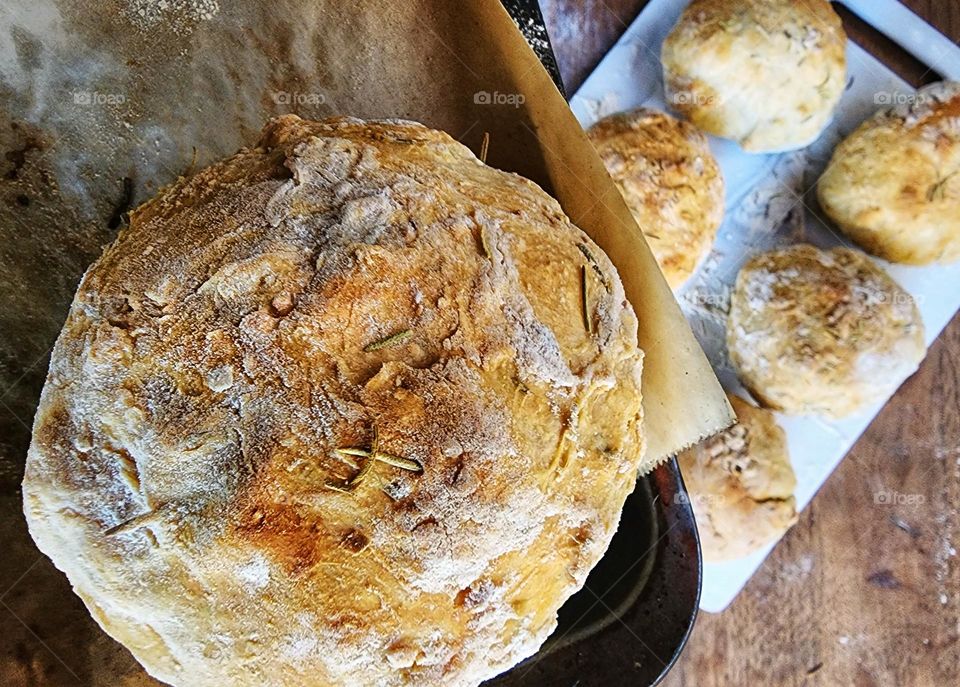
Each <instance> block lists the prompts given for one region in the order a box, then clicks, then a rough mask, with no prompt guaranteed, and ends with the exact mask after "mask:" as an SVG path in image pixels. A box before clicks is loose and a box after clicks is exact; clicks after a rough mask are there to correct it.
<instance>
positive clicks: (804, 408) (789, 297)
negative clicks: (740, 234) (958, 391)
mask: <svg viewBox="0 0 960 687" xmlns="http://www.w3.org/2000/svg"><path fill="white" fill-rule="evenodd" d="M727 348H728V349H729V351H730V358H731V360H732V361H733V364H734V366H735V367H736V369H737V372H738V374H739V375H740V379H741V381H742V382H743V383H744V385H745V386H746V387H747V388H748V389H749V390H750V392H751V393H752V394H753V395H754V396H755V397H756V398H757V399H758V400H760V401H761V402H763V404H764V405H766V406H768V407H770V408H774V409H776V410H783V411H784V412H787V413H795V414H821V415H826V416H829V417H843V416H845V415H850V414H851V413H854V412H856V411H858V410H861V409H862V408H864V407H865V406H867V405H869V404H872V403H877V402H879V401H885V400H886V399H887V397H888V396H889V395H890V394H891V393H893V391H895V390H896V388H897V387H898V386H900V383H901V382H903V380H904V379H905V378H906V377H907V376H908V375H910V374H911V373H913V372H914V371H915V370H916V369H917V366H918V365H919V364H920V361H921V360H922V359H923V356H924V353H925V352H926V348H925V346H924V339H923V320H922V318H921V317H920V311H919V310H918V309H917V304H916V303H915V302H914V300H913V298H912V297H911V296H910V294H908V293H907V292H906V291H904V290H903V289H902V288H901V287H900V286H899V285H898V284H897V283H896V282H895V281H894V280H893V279H891V278H890V276H889V275H888V274H887V273H886V272H884V271H883V270H882V269H880V268H879V267H878V266H877V265H875V264H874V263H873V262H872V261H871V260H870V259H869V258H868V257H867V256H865V255H864V254H863V253H860V252H858V251H855V250H850V249H848V248H834V249H832V250H820V249H819V248H815V247H814V246H810V245H806V244H800V245H796V246H791V247H789V248H784V249H782V250H774V251H770V252H768V253H761V254H759V255H756V256H754V257H753V258H751V259H750V260H749V261H748V262H747V263H746V265H744V266H743V269H741V270H740V273H739V274H738V275H737V280H736V283H735V285H734V289H733V293H732V295H731V298H730V314H729V317H728V319H727Z"/></svg>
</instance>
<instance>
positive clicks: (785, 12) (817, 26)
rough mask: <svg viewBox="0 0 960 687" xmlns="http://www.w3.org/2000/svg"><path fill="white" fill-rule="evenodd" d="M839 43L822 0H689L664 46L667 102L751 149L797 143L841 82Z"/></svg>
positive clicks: (843, 68) (817, 128)
mask: <svg viewBox="0 0 960 687" xmlns="http://www.w3.org/2000/svg"><path fill="white" fill-rule="evenodd" d="M846 44H847V37H846V34H845V33H844V31H843V25H842V23H841V21H840V17H839V16H837V13H836V12H835V11H834V10H833V7H831V6H830V2H829V1H828V0H802V1H801V2H798V1H797V0H693V2H691V3H690V4H689V5H688V6H687V8H686V9H685V10H684V11H683V14H682V15H681V16H680V20H679V21H678V22H677V25H676V26H675V27H674V28H673V30H672V31H671V32H670V34H669V35H668V36H667V39H666V41H665V42H664V44H663V49H662V55H661V58H662V62H663V72H664V85H665V88H666V96H667V102H668V103H670V105H671V106H672V107H674V108H676V109H677V111H679V112H681V113H682V114H683V115H684V116H685V117H687V118H688V119H689V120H690V121H692V122H693V123H694V124H696V125H697V126H698V127H700V128H701V129H703V130H704V131H706V132H707V133H710V134H713V135H715V136H722V137H723V138H729V139H733V140H734V141H737V142H739V143H740V145H741V146H743V148H744V150H747V151H749V152H755V153H761V152H773V151H783V150H791V149H795V148H802V147H803V146H806V145H809V144H810V143H812V142H813V141H814V140H816V138H817V137H818V136H819V135H820V133H821V132H822V131H823V129H824V128H825V127H826V126H827V124H828V123H829V122H830V118H831V117H832V116H833V111H834V109H835V108H836V106H837V103H839V102H840V96H842V95H843V91H844V88H846V85H847V84H846V74H847V62H846Z"/></svg>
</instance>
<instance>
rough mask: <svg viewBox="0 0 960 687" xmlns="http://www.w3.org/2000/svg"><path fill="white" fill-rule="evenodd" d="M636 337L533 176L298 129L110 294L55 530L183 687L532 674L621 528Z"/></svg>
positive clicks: (410, 131)
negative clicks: (530, 660)
mask: <svg viewBox="0 0 960 687" xmlns="http://www.w3.org/2000/svg"><path fill="white" fill-rule="evenodd" d="M588 255H589V258H588V257H587V256H588ZM584 266H585V267H586V268H587V272H588V274H587V277H588V278H587V283H588V288H589V294H588V299H587V303H588V307H589V316H590V318H591V319H590V322H591V329H592V332H587V331H586V329H585V327H584V325H583V319H582V317H581V311H580V307H581V300H582V293H581V280H580V272H581V268H582V267H584ZM636 328H637V323H636V318H635V316H634V314H633V311H632V309H631V308H630V307H629V305H627V303H626V301H625V298H624V295H623V290H622V286H621V284H620V281H619V278H618V277H617V274H616V272H615V270H614V268H613V266H612V265H611V263H610V262H609V260H607V258H606V257H605V256H604V255H603V253H602V252H601V251H600V250H599V249H598V248H597V247H596V246H595V245H594V244H593V243H592V242H591V241H590V240H589V239H588V238H587V237H586V235H584V234H583V232H581V231H580V230H578V229H577V228H576V227H574V226H573V225H572V224H570V222H569V220H568V219H567V218H566V217H565V216H564V214H563V213H562V211H561V210H560V207H559V206H558V205H557V203H556V202H555V201H554V200H552V199H551V198H549V197H548V196H547V195H546V194H544V193H543V192H542V191H541V190H540V189H539V188H537V187H536V186H535V185H534V184H532V183H531V182H529V181H527V180H525V179H522V178H520V177H517V176H514V175H509V174H505V173H503V172H499V171H496V170H493V169H491V168H489V167H487V166H485V165H483V164H481V163H480V162H479V161H477V160H476V158H475V157H474V156H473V155H472V154H471V153H470V152H469V151H468V150H467V149H466V148H464V147H463V146H461V145H460V144H458V143H456V142H455V141H453V140H452V139H451V138H450V137H449V136H447V135H446V134H442V133H440V132H437V131H433V130H430V129H427V128H425V127H423V126H421V125H418V124H414V123H410V122H400V121H383V122H363V121H360V120H355V119H346V118H340V119H331V120H325V121H322V122H304V121H302V120H299V119H298V118H296V117H292V116H291V117H283V118H281V119H278V120H276V121H274V122H272V123H271V124H270V125H269V126H268V127H267V128H266V130H265V131H264V134H263V138H262V140H261V142H260V144H259V146H258V147H257V148H255V149H252V150H245V151H241V152H240V153H239V154H237V155H236V156H234V157H232V158H230V159H228V160H226V161H224V162H222V163H220V164H217V165H214V166H213V167H210V168H208V169H206V170H203V171H201V172H199V173H198V174H197V175H196V176H194V177H193V178H191V179H188V180H181V181H180V182H179V183H178V184H176V185H175V186H173V187H171V188H168V189H165V190H164V191H163V192H162V193H161V194H160V195H159V196H158V197H157V198H155V199H154V200H152V201H150V202H149V203H147V204H146V205H144V206H143V207H141V208H139V209H138V210H137V211H136V212H134V213H133V215H132V217H131V224H130V227H129V228H127V229H126V230H125V231H123V233H122V234H121V236H120V237H119V239H118V240H117V242H115V243H114V244H113V245H112V246H110V247H109V248H108V249H107V250H106V252H105V253H104V255H103V256H102V257H101V259H100V260H98V261H97V263H96V264H94V266H93V267H91V268H90V270H89V271H88V272H87V274H86V275H85V277H84V279H83V282H82V283H81V285H80V288H79V290H78V293H77V296H76V299H75V301H74V304H73V307H72V309H71V312H70V315H69V317H68V320H67V323H66V325H65V327H64V331H63V333H62V335H61V337H60V339H59V341H58V343H57V346H56V349H55V351H54V354H53V358H52V361H51V368H50V375H49V378H48V381H47V385H46V387H45V389H44V392H43V397H42V400H41V405H40V409H39V412H38V414H37V419H36V425H35V429H34V441H33V444H32V446H31V449H30V455H29V459H28V465H27V473H26V477H25V480H24V501H25V511H26V514H27V517H28V521H29V524H30V529H31V533H32V535H33V536H34V538H35V539H36V540H37V542H38V544H39V546H40V547H41V549H42V550H43V551H45V552H46V553H47V554H48V555H50V556H51V557H52V558H53V560H54V562H55V563H56V564H57V565H58V566H59V567H61V568H62V569H63V570H64V571H65V572H66V573H67V575H68V577H69V578H70V580H71V583H72V584H73V585H74V588H75V589H76V590H77V592H78V594H80V595H81V597H82V598H83V599H84V601H85V602H86V603H87V605H88V607H89V608H90V610H91V612H92V613H93V614H94V616H95V617H96V618H97V620H98V622H100V623H101V625H102V626H103V627H104V628H105V629H106V630H107V631H108V632H109V633H110V634H111V635H113V636H114V637H115V638H117V639H119V640H120V641H122V642H123V643H124V644H126V645H127V646H128V647H129V648H130V649H131V651H132V652H133V653H134V655H135V656H136V657H137V658H138V659H139V660H140V661H141V662H142V663H143V664H144V665H145V666H146V667H147V668H148V670H149V671H150V672H151V673H152V674H154V675H155V676H157V677H158V678H160V679H162V680H165V681H167V682H170V683H172V684H189V685H191V686H192V687H193V686H198V685H199V686H203V685H222V684H231V685H237V686H242V685H260V684H265V683H268V682H269V683H270V684H282V685H346V684H351V685H352V684H379V685H433V684H438V683H440V682H442V683H444V684H451V685H476V684H479V683H480V682H481V681H482V680H484V679H486V678H488V677H490V676H492V675H494V674H496V673H498V672H500V671H502V670H504V669H506V668H508V667H510V666H511V665H513V664H514V663H516V662H517V661H519V660H521V659H523V658H524V657H526V656H529V655H530V654H532V653H533V652H535V651H536V650H537V648H538V647H539V646H540V644H541V643H542V642H543V640H544V639H545V638H546V637H547V635H548V634H549V633H550V632H551V631H552V630H553V628H554V626H555V623H556V611H557V609H558V607H559V606H560V604H562V603H563V601H564V600H565V599H566V598H567V597H568V596H569V595H570V594H572V593H573V592H574V591H575V590H576V589H578V588H579V587H580V586H581V585H582V584H583V581H584V579H585V578H586V575H587V573H588V571H589V570H590V569H591V567H592V566H593V565H594V564H595V563H596V562H597V560H598V559H599V557H600V556H601V555H602V554H603V552H604V550H605V549H606V546H607V544H608V543H609V540H610V537H611V536H612V534H613V532H614V530H615V528H616V525H617V521H618V519H619V513H620V509H621V507H622V505H623V501H624V499H625V498H626V495H627V494H628V493H629V492H630V491H631V490H632V489H633V484H634V478H635V472H636V469H637V466H638V464H639V462H640V459H641V454H642V451H643V445H642V444H643V442H642V435H641V429H640V421H641V417H640V414H641V407H640V394H639V384H640V371H641V359H642V354H641V352H640V351H639V350H638V349H637V347H636ZM338 448H358V449H365V450H368V451H369V450H373V449H374V448H375V449H376V450H377V451H379V452H380V453H382V454H390V455H393V456H395V457H396V458H394V459H387V458H384V460H383V461H381V460H377V461H373V462H370V460H369V458H364V456H362V455H360V456H357V455H344V454H338V453H337V452H336V449H338ZM397 458H398V459H400V460H399V461H398V460H397ZM391 460H392V461H393V463H394V464H390V461H391ZM384 461H386V462H384ZM403 461H407V463H404V462H403ZM410 461H415V462H414V463H413V464H412V465H413V467H414V468H417V467H422V471H419V472H418V471H417V470H416V469H410V466H411V464H410ZM396 463H399V464H400V466H399V467H398V466H397V465H396ZM404 465H406V467H404ZM353 482H358V484H355V485H352V483H353ZM351 485H352V486H353V490H352V493H343V490H347V491H349V490H350V488H351Z"/></svg>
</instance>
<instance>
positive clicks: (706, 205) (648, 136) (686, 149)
mask: <svg viewBox="0 0 960 687" xmlns="http://www.w3.org/2000/svg"><path fill="white" fill-rule="evenodd" d="M587 135H588V136H589V137H590V141H591V142H592V143H593V145H594V146H595V147H596V149H597V152H598V153H599V154H600V157H601V158H602V159H603V163H604V165H605V167H606V169H607V172H608V173H609V174H610V176H611V177H612V178H613V180H614V182H616V184H617V188H619V189H620V193H621V195H623V199H624V201H626V203H627V207H629V208H630V212H631V214H632V215H633V218H634V219H635V220H636V222H637V225H638V226H639V227H640V229H641V231H643V233H644V236H645V237H646V239H647V243H648V244H650V250H651V251H653V254H654V256H655V257H656V259H657V263H658V264H659V265H660V269H661V270H663V274H664V277H666V279H667V283H668V284H670V287H671V288H673V289H678V288H680V287H681V286H683V284H684V283H686V281H687V280H688V279H689V278H690V276H691V275H692V274H693V273H694V271H695V270H696V268H697V266H698V265H699V264H700V262H701V261H702V260H703V258H704V257H705V256H706V255H707V253H709V252H710V248H711V247H712V245H713V240H714V238H716V235H717V229H718V228H719V227H720V223H721V222H722V221H723V203H724V197H723V194H724V184H723V176H722V174H721V173H720V166H719V165H718V164H717V161H716V159H715V158H714V157H713V154H712V153H711V152H710V145H709V144H708V142H707V137H706V136H704V135H703V133H701V132H700V131H699V130H698V129H697V128H696V127H695V126H694V125H693V124H690V123H689V122H685V121H681V120H677V119H674V118H673V117H671V116H670V115H668V114H666V113H665V112H659V111H657V110H651V109H648V108H643V107H640V108H636V109H634V110H630V111H628V112H618V113H616V114H612V115H609V116H607V117H604V118H603V119H601V120H600V121H598V122H597V123H596V124H594V125H593V126H592V127H590V129H589V130H588V131H587Z"/></svg>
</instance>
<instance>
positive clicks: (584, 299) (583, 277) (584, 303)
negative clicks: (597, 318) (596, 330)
mask: <svg viewBox="0 0 960 687" xmlns="http://www.w3.org/2000/svg"><path fill="white" fill-rule="evenodd" d="M580 307H581V309H582V311H583V326H584V328H586V330H587V334H593V319H592V318H591V317H590V302H589V295H588V294H587V266H586V265H580Z"/></svg>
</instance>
